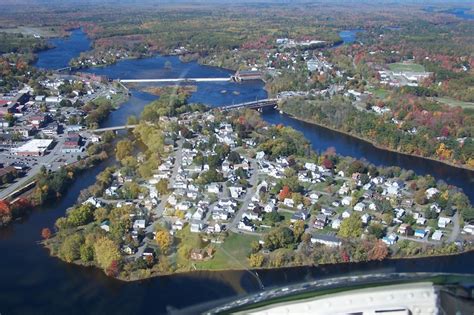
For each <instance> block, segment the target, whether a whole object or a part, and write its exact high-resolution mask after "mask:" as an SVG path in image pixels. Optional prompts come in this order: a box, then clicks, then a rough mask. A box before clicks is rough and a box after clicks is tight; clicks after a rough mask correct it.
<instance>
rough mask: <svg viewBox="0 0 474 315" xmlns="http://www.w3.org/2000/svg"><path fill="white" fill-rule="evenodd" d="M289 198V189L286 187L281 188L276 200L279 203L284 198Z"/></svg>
mask: <svg viewBox="0 0 474 315" xmlns="http://www.w3.org/2000/svg"><path fill="white" fill-rule="evenodd" d="M290 196H291V190H290V187H288V186H287V185H285V186H283V188H282V189H281V190H280V193H279V194H278V199H280V201H283V200H285V198H289V197H290Z"/></svg>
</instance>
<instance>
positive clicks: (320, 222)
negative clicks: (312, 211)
mask: <svg viewBox="0 0 474 315" xmlns="http://www.w3.org/2000/svg"><path fill="white" fill-rule="evenodd" d="M327 222H328V218H327V216H326V215H324V214H318V215H317V216H316V220H315V221H314V228H316V229H320V230H322V229H324V227H325V226H326V224H327Z"/></svg>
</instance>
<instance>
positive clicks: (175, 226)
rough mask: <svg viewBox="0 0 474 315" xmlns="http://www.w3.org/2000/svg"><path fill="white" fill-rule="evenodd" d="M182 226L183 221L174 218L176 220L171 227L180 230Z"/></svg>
mask: <svg viewBox="0 0 474 315" xmlns="http://www.w3.org/2000/svg"><path fill="white" fill-rule="evenodd" d="M183 227H184V223H183V222H182V221H181V220H176V222H174V223H173V225H172V226H171V228H172V229H173V230H176V231H181V230H182V229H183Z"/></svg>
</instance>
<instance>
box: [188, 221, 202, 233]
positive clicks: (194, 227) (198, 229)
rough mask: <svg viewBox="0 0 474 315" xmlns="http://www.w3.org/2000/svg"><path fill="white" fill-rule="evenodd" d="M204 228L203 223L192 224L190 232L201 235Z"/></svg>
mask: <svg viewBox="0 0 474 315" xmlns="http://www.w3.org/2000/svg"><path fill="white" fill-rule="evenodd" d="M203 228H204V227H203V225H202V223H191V228H190V231H191V232H192V233H199V232H201V231H202V229H203Z"/></svg>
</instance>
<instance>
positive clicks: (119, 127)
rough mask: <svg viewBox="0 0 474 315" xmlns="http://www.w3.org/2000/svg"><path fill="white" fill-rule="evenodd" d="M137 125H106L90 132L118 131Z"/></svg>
mask: <svg viewBox="0 0 474 315" xmlns="http://www.w3.org/2000/svg"><path fill="white" fill-rule="evenodd" d="M136 126H137V125H122V126H113V127H104V128H98V129H91V130H89V131H90V132H94V133H95V132H105V131H118V130H126V129H134V128H135V127H136Z"/></svg>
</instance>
